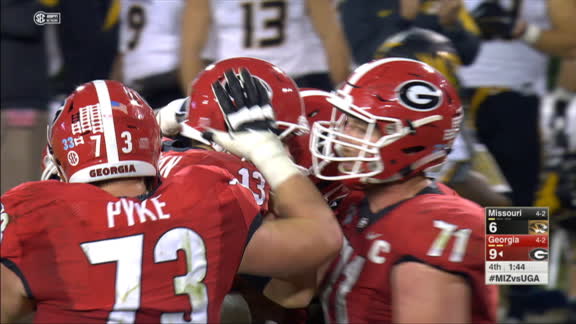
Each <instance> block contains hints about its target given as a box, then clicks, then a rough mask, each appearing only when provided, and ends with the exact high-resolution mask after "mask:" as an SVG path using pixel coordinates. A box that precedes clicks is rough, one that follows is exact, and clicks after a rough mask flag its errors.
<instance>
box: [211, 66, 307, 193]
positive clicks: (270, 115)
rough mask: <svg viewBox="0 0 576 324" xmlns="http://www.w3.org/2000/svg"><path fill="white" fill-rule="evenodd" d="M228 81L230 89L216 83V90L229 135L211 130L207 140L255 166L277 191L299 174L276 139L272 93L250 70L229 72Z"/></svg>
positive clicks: (214, 89)
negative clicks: (271, 102) (270, 96)
mask: <svg viewBox="0 0 576 324" xmlns="http://www.w3.org/2000/svg"><path fill="white" fill-rule="evenodd" d="M225 77H226V82H227V86H226V89H225V88H224V87H223V86H222V84H221V83H220V82H215V83H213V84H212V90H213V91H214V94H215V95H216V98H217V99H218V104H219V106H220V109H221V110H222V113H223V114H224V119H225V121H226V124H227V125H228V132H227V133H226V132H221V131H217V130H214V129H211V130H210V131H208V132H205V133H204V137H205V138H206V139H208V140H210V141H214V142H216V143H217V144H219V145H220V146H222V147H223V148H224V149H225V150H227V151H229V152H231V153H233V154H235V155H237V156H240V157H243V158H246V159H248V160H249V161H251V162H252V163H254V165H256V167H257V168H258V169H259V170H260V172H262V174H263V175H264V177H265V178H266V180H268V182H269V183H270V186H271V187H272V188H273V189H274V188H276V187H278V186H279V185H280V184H281V183H283V182H284V181H285V180H286V179H288V178H289V177H291V176H292V175H294V174H297V173H299V171H298V168H297V167H296V165H295V164H294V163H293V162H292V160H291V159H290V157H289V155H288V153H287V152H286V150H285V149H284V145H283V144H282V142H281V141H280V139H279V138H278V136H277V135H276V134H277V132H278V130H277V129H276V120H275V119H274V118H275V117H274V110H273V109H272V107H271V106H270V98H269V97H268V93H267V91H266V89H265V88H264V85H263V84H262V83H261V81H260V80H258V79H256V78H255V77H253V76H252V75H251V74H250V72H248V70H246V69H242V70H241V72H240V75H236V74H235V73H234V72H233V71H232V70H228V71H226V72H225Z"/></svg>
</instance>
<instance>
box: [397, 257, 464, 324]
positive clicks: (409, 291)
mask: <svg viewBox="0 0 576 324" xmlns="http://www.w3.org/2000/svg"><path fill="white" fill-rule="evenodd" d="M391 285H392V314H393V316H394V318H393V320H392V321H393V322H394V323H469V322H470V312H471V311H470V307H471V305H470V300H471V291H470V287H469V286H468V284H467V283H466V280H465V279H464V278H463V277H460V276H458V275H455V274H451V273H448V272H446V271H442V270H439V269H436V268H434V267H432V266H430V265H427V264H424V263H417V262H404V263H400V264H399V265H396V266H394V267H393V269H392V278H391Z"/></svg>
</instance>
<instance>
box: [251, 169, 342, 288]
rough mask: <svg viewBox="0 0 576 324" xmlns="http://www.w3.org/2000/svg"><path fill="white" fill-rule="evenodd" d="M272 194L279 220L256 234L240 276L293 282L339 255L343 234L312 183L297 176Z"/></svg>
mask: <svg viewBox="0 0 576 324" xmlns="http://www.w3.org/2000/svg"><path fill="white" fill-rule="evenodd" d="M263 173H264V172H263ZM273 190H274V199H275V206H276V208H277V211H278V215H279V216H280V217H279V218H277V219H276V220H274V221H268V222H264V223H263V224H262V226H261V227H260V228H259V229H258V230H257V231H256V232H255V233H254V236H253V237H252V240H251V241H250V243H249V244H248V246H247V248H246V251H245V253H244V258H243V259H242V264H241V266H240V272H243V273H250V274H256V275H263V276H270V277H277V278H290V277H292V276H294V275H297V274H298V273H300V272H302V271H311V270H312V271H313V270H314V269H316V268H317V267H318V266H320V265H321V264H322V263H324V262H326V261H328V260H330V259H331V258H332V257H333V256H334V255H336V253H337V252H338V250H339V249H340V245H341V242H342V233H341V231H340V227H339V226H338V223H337V222H336V218H335V217H334V215H333V214H332V211H331V210H330V208H329V207H328V205H326V202H325V201H324V199H323V198H322V195H321V194H320V193H319V192H318V190H317V189H316V187H314V185H313V184H312V182H310V180H309V179H308V178H307V177H305V176H303V175H301V174H296V173H294V174H293V175H291V176H290V177H289V178H287V179H286V180H284V181H283V182H282V183H281V184H279V185H277V186H275V187H273Z"/></svg>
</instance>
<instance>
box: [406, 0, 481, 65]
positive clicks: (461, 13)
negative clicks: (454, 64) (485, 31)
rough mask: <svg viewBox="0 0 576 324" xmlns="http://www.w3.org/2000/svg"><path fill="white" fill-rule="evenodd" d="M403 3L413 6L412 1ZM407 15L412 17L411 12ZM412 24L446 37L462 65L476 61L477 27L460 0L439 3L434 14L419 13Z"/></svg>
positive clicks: (478, 44)
mask: <svg viewBox="0 0 576 324" xmlns="http://www.w3.org/2000/svg"><path fill="white" fill-rule="evenodd" d="M404 2H406V3H408V4H410V5H409V7H410V8H412V7H413V6H414V4H413V1H412V0H403V4H404ZM408 4H407V5H408ZM411 11H414V9H411ZM407 14H412V15H413V13H412V12H410V13H407ZM413 22H414V26H416V27H420V28H427V29H432V30H434V31H437V32H439V33H441V34H443V35H445V36H446V37H448V38H449V39H450V40H451V41H452V44H453V45H454V47H455V48H456V51H457V52H458V55H459V56H460V59H461V60H462V64H464V65H469V64H472V63H473V62H474V60H475V59H476V56H477V55H478V52H479V51H480V43H481V40H480V37H479V36H478V33H479V32H478V27H477V26H476V23H475V22H474V21H473V20H472V18H471V16H470V14H469V13H468V12H467V10H466V8H465V6H464V4H463V2H462V0H444V1H440V2H439V9H438V12H437V13H436V14H432V15H431V14H423V13H420V12H419V13H418V15H417V16H416V17H415V18H414V20H413Z"/></svg>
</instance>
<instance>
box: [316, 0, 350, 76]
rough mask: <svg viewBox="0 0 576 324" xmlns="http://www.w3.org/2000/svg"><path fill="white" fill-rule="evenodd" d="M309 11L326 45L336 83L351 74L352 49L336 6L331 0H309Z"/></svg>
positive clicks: (325, 49)
mask: <svg viewBox="0 0 576 324" xmlns="http://www.w3.org/2000/svg"><path fill="white" fill-rule="evenodd" d="M307 6H308V13H309V15H310V19H311V21H312V24H313V26H314V29H315V30H316V33H317V34H318V36H319V37H320V39H321V40H322V44H323V45H324V53H325V54H326V59H327V62H328V66H329V68H330V76H331V78H332V82H333V83H334V85H337V84H339V83H340V82H343V81H344V80H346V78H347V77H348V75H349V74H350V64H351V59H350V49H349V48H348V43H347V41H346V38H345V36H344V32H343V31H342V27H341V25H340V20H339V19H338V14H337V12H336V8H334V5H333V1H331V0H308V1H307Z"/></svg>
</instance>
